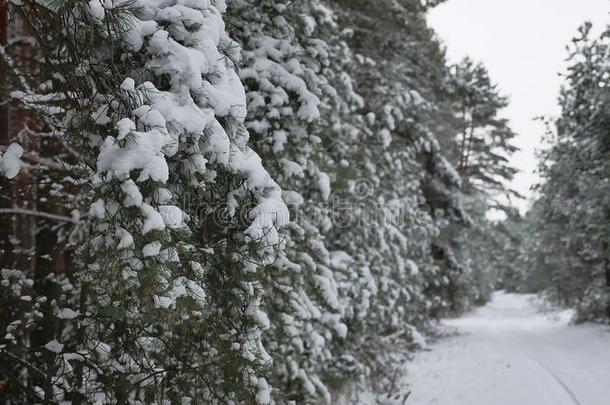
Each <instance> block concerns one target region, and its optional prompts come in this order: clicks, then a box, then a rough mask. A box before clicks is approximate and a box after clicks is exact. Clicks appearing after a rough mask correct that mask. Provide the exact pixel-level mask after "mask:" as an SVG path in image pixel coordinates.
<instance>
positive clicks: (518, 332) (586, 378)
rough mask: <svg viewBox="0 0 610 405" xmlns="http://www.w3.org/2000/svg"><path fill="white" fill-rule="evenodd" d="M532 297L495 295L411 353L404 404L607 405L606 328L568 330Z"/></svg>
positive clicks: (609, 361) (567, 314)
mask: <svg viewBox="0 0 610 405" xmlns="http://www.w3.org/2000/svg"><path fill="white" fill-rule="evenodd" d="M571 317H572V313H571V311H554V312H548V311H547V312H542V311H541V310H540V305H539V300H537V299H536V297H534V296H532V295H519V294H506V293H503V292H496V293H495V294H494V295H493V299H492V301H491V302H490V303H489V304H488V305H487V306H485V307H482V308H478V309H476V310H475V311H473V312H472V313H470V314H468V315H467V316H465V317H462V318H458V319H451V320H446V321H443V324H444V325H445V326H447V327H448V328H450V329H453V331H454V332H455V334H454V335H453V336H451V337H448V338H444V339H441V340H439V341H438V342H437V343H435V344H433V345H431V346H430V348H429V349H428V351H423V352H420V353H417V354H416V356H415V358H414V359H413V361H412V362H410V363H409V364H408V365H407V367H406V369H407V372H406V374H405V376H404V378H405V380H406V382H407V383H408V385H409V386H410V388H409V389H410V390H411V395H410V396H409V398H408V399H407V400H406V402H405V404H406V405H609V404H610V328H607V327H603V326H599V325H571V324H570V318H571Z"/></svg>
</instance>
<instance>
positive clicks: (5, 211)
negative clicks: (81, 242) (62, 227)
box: [0, 208, 79, 224]
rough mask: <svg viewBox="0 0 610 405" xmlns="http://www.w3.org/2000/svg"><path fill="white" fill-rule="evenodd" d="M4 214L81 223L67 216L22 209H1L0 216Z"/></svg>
mask: <svg viewBox="0 0 610 405" xmlns="http://www.w3.org/2000/svg"><path fill="white" fill-rule="evenodd" d="M2 214H6V215H30V216H34V217H42V218H47V219H52V220H55V221H61V222H71V223H73V224H77V223H78V222H79V221H77V220H76V219H74V218H71V217H67V216H65V215H58V214H51V213H48V212H41V211H33V210H26V209H20V208H0V215H2Z"/></svg>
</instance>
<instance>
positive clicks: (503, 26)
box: [430, 0, 610, 209]
mask: <svg viewBox="0 0 610 405" xmlns="http://www.w3.org/2000/svg"><path fill="white" fill-rule="evenodd" d="M608 11H610V1H608V0H448V2H447V3H445V4H442V5H440V6H438V7H437V8H436V9H434V10H432V12H431V13H430V23H431V24H432V26H433V27H434V29H435V30H436V32H437V33H438V34H439V36H440V38H441V39H442V40H443V41H444V43H445V44H446V46H447V54H448V56H449V59H450V61H457V60H459V59H461V58H462V57H464V56H466V55H468V56H470V57H472V58H473V59H475V60H478V61H482V62H483V63H484V64H485V65H486V66H487V68H488V69H489V72H490V75H491V78H492V80H494V81H495V82H497V83H498V84H499V86H500V89H501V91H502V92H503V93H504V94H505V95H508V96H509V97H510V100H511V104H510V106H509V107H508V108H507V110H506V112H505V116H506V117H507V118H509V119H510V121H511V124H512V128H513V130H514V131H515V132H517V133H518V135H519V136H518V138H517V140H516V142H515V144H516V145H517V146H518V147H519V148H521V152H519V153H518V154H516V155H515V156H514V158H513V159H512V160H513V162H512V163H513V165H514V166H515V167H517V168H519V169H520V170H522V173H520V174H519V175H518V176H517V178H516V179H515V181H514V184H513V187H514V188H515V189H516V190H517V191H519V192H521V193H522V194H526V195H528V196H530V195H531V192H529V191H528V190H529V188H530V186H531V185H532V184H534V183H536V182H537V179H538V177H537V176H536V174H535V173H534V170H535V168H536V159H535V154H534V151H535V149H536V148H538V147H539V146H540V139H541V135H542V134H543V133H544V126H543V125H542V123H540V122H535V121H533V120H532V119H533V118H534V117H536V116H540V115H546V116H557V115H558V114H559V107H558V105H557V96H558V94H559V89H560V85H561V81H562V79H561V78H560V77H559V76H558V73H559V72H563V71H565V66H566V63H565V59H566V56H567V52H566V49H565V46H566V45H567V44H568V43H569V42H570V40H571V39H572V38H573V37H574V35H575V33H576V30H577V28H578V27H579V26H580V25H581V24H582V23H583V22H584V21H591V22H593V24H594V26H595V30H594V31H595V32H601V30H602V29H603V27H605V24H606V23H607V22H610V19H609V18H608ZM526 205H527V203H526V202H521V203H519V206H520V208H522V209H523V208H525V207H526Z"/></svg>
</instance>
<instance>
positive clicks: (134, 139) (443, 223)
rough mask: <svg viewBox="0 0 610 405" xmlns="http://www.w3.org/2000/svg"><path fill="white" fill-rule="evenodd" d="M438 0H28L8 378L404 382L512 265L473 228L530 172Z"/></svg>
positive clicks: (41, 383) (141, 391) (63, 391)
mask: <svg viewBox="0 0 610 405" xmlns="http://www.w3.org/2000/svg"><path fill="white" fill-rule="evenodd" d="M428 3H429V4H425V3H422V2H420V1H419V0H401V1H390V0H387V1H386V0H383V1H380V2H379V4H378V5H376V6H375V8H374V9H375V10H373V12H371V6H370V2H364V1H342V0H333V1H323V0H304V1H292V2H285V3H283V2H277V1H271V0H260V1H252V0H226V1H225V0H167V1H160V0H113V1H105V0H90V1H88V2H87V1H74V0H55V1H35V0H22V1H14V2H11V5H10V17H11V24H10V29H11V33H10V35H9V38H7V40H6V41H4V42H3V43H2V44H1V45H2V47H1V48H0V51H1V55H0V56H1V57H2V58H1V60H2V68H3V71H4V72H6V77H5V78H4V81H3V82H2V83H1V84H2V101H3V102H4V103H6V104H5V105H8V106H10V114H11V120H10V124H11V125H10V133H8V134H9V136H8V137H7V138H6V139H2V148H1V149H0V151H1V156H0V172H1V173H2V174H3V178H2V183H1V187H2V200H1V201H0V204H1V206H0V226H1V229H2V232H0V236H1V238H0V253H1V258H0V266H1V271H0V277H1V279H2V282H1V283H0V300H1V302H2V308H1V309H0V328H1V332H2V333H0V336H2V337H1V338H0V381H2V382H3V384H4V385H1V386H0V393H1V394H2V395H3V396H4V397H6V398H8V399H9V401H12V402H14V403H35V402H47V403H59V402H62V401H68V402H74V403H89V402H91V403H95V402H99V403H172V404H173V403H226V404H240V403H245V404H246V403H248V404H249V403H258V404H270V403H333V402H334V401H336V400H337V398H338V397H339V396H342V397H343V398H344V399H346V400H352V401H353V402H354V403H358V401H359V398H358V389H359V388H361V386H362V385H367V386H369V388H370V387H372V388H373V390H377V391H379V393H381V394H380V400H386V399H388V398H390V397H392V398H394V397H396V398H400V397H402V395H403V393H401V392H400V388H399V387H397V386H396V385H395V379H396V373H397V370H398V367H400V365H401V364H402V362H403V361H405V360H406V358H407V357H408V355H409V353H410V352H411V351H412V350H413V349H415V348H416V347H421V346H424V345H425V341H424V339H423V338H422V335H421V334H420V332H419V331H420V330H422V331H423V330H425V329H426V327H428V326H429V325H430V323H431V322H432V321H433V320H434V319H435V318H437V317H439V316H442V315H445V314H446V313H447V312H449V311H453V312H459V311H461V310H464V309H467V308H468V307H469V306H470V305H471V303H472V301H473V300H474V299H475V298H477V297H478V296H479V295H481V294H480V292H481V291H483V290H484V291H488V290H489V289H491V288H493V286H494V284H495V279H496V275H497V272H489V269H490V268H492V267H493V265H492V264H489V263H491V259H490V260H488V261H487V262H485V260H487V259H489V258H487V257H482V256H484V254H483V253H481V252H477V253H478V256H476V257H474V256H475V250H472V248H471V247H468V246H467V243H468V242H467V241H466V240H465V239H464V238H463V237H460V235H463V234H464V232H467V231H466V229H468V227H469V226H472V224H473V223H483V225H481V226H479V227H477V228H476V229H477V232H478V233H477V234H476V235H477V238H478V240H480V243H481V244H484V243H485V241H486V240H487V239H488V238H486V236H487V235H488V234H489V233H490V232H492V227H491V226H490V225H489V224H488V223H487V222H485V220H484V218H485V214H486V212H487V210H488V209H489V208H490V207H496V208H497V206H496V205H497V204H496V203H495V202H494V201H495V200H494V197H495V196H497V194H498V193H499V192H506V190H505V189H504V188H503V182H504V181H506V180H508V179H510V177H511V176H512V174H514V171H513V170H512V169H511V168H509V167H508V166H507V164H506V156H508V155H510V153H512V152H513V151H514V148H513V147H512V146H511V145H510V140H511V138H512V136H513V135H514V134H513V133H512V132H511V131H510V129H509V128H508V125H507V123H506V121H504V120H502V119H501V118H499V113H500V111H501V109H502V108H503V107H504V106H505V105H506V100H505V99H504V98H503V97H501V96H500V95H499V94H498V93H497V91H496V89H495V87H494V86H493V85H492V83H491V81H490V79H489V78H488V76H487V73H486V71H485V69H484V68H483V67H482V66H474V65H473V64H471V63H470V62H465V63H464V64H463V65H460V66H458V67H456V68H452V67H451V66H449V65H448V64H447V62H446V60H445V57H444V54H443V52H442V49H441V44H440V43H439V42H438V41H437V40H436V39H435V36H434V32H433V31H432V30H431V29H430V28H429V27H428V25H427V22H426V12H427V10H428V8H429V7H432V6H433V4H432V2H428ZM434 3H439V2H438V1H436V2H434ZM477 220H479V221H482V222H476V221H477ZM600 232H601V230H600ZM473 262H477V263H488V265H486V266H481V267H480V268H478V270H472V263H473ZM473 274H475V275H476V276H473ZM473 285H474V287H473ZM469 288H470V289H469ZM472 288H474V292H473V290H472ZM382 397H383V398H385V399H382Z"/></svg>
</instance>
